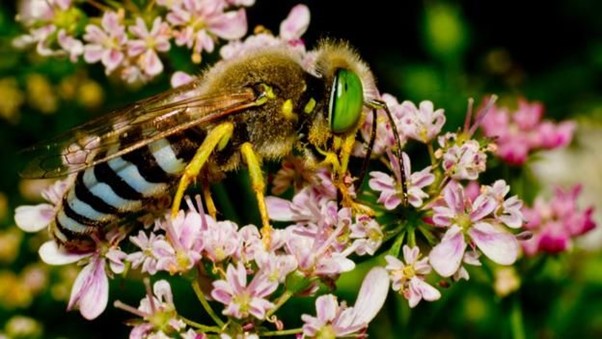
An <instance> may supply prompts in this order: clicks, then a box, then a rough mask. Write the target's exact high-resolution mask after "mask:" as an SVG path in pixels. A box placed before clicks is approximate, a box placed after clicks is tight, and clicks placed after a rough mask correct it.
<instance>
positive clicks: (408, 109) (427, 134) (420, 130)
mask: <svg viewBox="0 0 602 339" xmlns="http://www.w3.org/2000/svg"><path fill="white" fill-rule="evenodd" d="M401 109H402V112H403V113H402V117H401V119H400V120H399V126H400V128H401V130H402V131H403V133H404V134H405V135H406V136H407V137H409V138H412V139H414V140H418V141H420V142H422V143H425V144H426V143H429V142H430V141H431V140H433V139H434V138H435V137H436V136H437V135H438V134H439V133H440V132H441V128H442V127H443V125H444V124H445V114H444V111H443V109H441V108H440V109H438V110H435V109H434V106H433V103H432V102H431V101H428V100H425V101H422V102H421V103H420V104H419V108H417V107H416V105H415V104H414V103H412V102H410V101H404V102H403V103H401Z"/></svg>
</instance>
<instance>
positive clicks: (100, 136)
mask: <svg viewBox="0 0 602 339" xmlns="http://www.w3.org/2000/svg"><path fill="white" fill-rule="evenodd" d="M199 85H200V83H199V80H197V81H193V82H191V83H189V84H188V85H184V86H181V87H178V88H176V89H172V90H169V91H167V92H163V93H160V94H157V95H155V96H152V97H150V98H147V99H143V100H140V101H137V102H135V103H133V104H131V105H128V106H126V107H123V108H120V109H117V110H115V111H113V112H111V113H109V114H107V115H104V116H101V117H99V118H96V119H94V120H91V121H88V122H86V123H84V124H83V125H80V126H78V127H75V128H73V129H71V130H70V131H68V132H66V133H64V134H62V135H60V136H58V137H56V138H53V139H51V140H48V141H47V142H44V143H41V144H38V145H35V146H33V147H30V148H28V149H25V150H23V151H22V152H21V153H22V154H23V156H25V157H27V158H29V159H31V161H30V162H29V163H28V164H27V166H26V167H25V168H24V170H23V171H22V172H21V173H20V174H21V176H22V177H24V178H30V179H33V178H51V177H59V176H64V175H66V174H69V173H74V172H78V171H81V170H83V169H85V168H88V167H91V166H95V165H97V164H100V163H103V162H105V161H108V160H110V159H113V158H115V157H119V156H121V155H123V154H126V153H129V152H132V151H134V150H136V149H138V148H140V147H143V146H145V145H148V144H149V143H151V142H153V141H156V140H159V139H161V138H165V137H167V136H169V135H172V134H174V133H177V132H180V131H183V130H185V129H188V128H191V127H193V126H199V125H202V124H207V123H211V122H216V121H218V120H219V119H220V118H223V117H225V116H228V115H230V114H232V113H235V112H240V111H242V110H244V109H246V108H249V107H251V106H254V105H255V103H256V99H257V97H258V96H257V95H256V94H255V93H254V92H253V90H251V89H241V90H240V91H239V92H229V93H217V94H212V95H205V96H201V95H199V94H198V92H199V90H198V87H199Z"/></svg>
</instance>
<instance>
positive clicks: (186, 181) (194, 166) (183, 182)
mask: <svg viewBox="0 0 602 339" xmlns="http://www.w3.org/2000/svg"><path fill="white" fill-rule="evenodd" d="M233 131H234V125H233V124H232V123H230V122H225V123H222V124H219V125H217V126H215V128H213V129H212V130H211V131H210V132H209V133H208V134H207V137H206V138H205V140H204V141H203V143H202V144H201V146H200V147H199V148H198V149H197V151H196V153H195V154H194V157H193V158H192V160H190V162H189V163H188V165H186V168H185V169H184V173H183V174H182V177H181V178H180V184H179V185H178V190H177V191H176V195H175V196H174V199H173V204H172V205H171V215H172V217H175V216H176V215H177V214H178V211H179V210H180V205H181V203H182V199H183V198H184V193H185V192H186V189H187V188H188V186H189V185H190V184H191V183H192V182H193V180H195V179H196V177H197V176H198V175H199V173H200V172H201V170H202V169H203V166H204V165H205V163H206V162H207V159H209V156H211V153H212V152H213V150H215V149H216V148H217V149H218V150H220V149H223V148H224V147H226V144H227V143H228V141H229V140H230V137H231V136H232V132H233Z"/></svg>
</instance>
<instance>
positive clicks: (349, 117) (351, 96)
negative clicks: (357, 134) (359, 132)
mask: <svg viewBox="0 0 602 339" xmlns="http://www.w3.org/2000/svg"><path fill="white" fill-rule="evenodd" d="M363 105H364V89H363V88H362V81H361V80H360V78H359V77H358V76H357V74H355V73H353V72H352V71H350V70H348V69H344V68H339V69H338V70H337V71H336V73H335V76H334V81H333V84H332V92H331V93H330V102H329V104H328V121H329V122H330V130H331V131H332V132H333V133H345V132H347V131H349V130H351V129H352V128H353V127H355V126H356V125H357V122H358V121H359V119H360V116H361V113H362V106H363Z"/></svg>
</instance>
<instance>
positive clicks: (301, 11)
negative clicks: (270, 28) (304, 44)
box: [280, 4, 310, 41]
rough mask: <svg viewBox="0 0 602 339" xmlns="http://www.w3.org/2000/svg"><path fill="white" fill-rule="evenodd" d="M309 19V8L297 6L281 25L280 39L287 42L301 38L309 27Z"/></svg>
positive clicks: (301, 5)
mask: <svg viewBox="0 0 602 339" xmlns="http://www.w3.org/2000/svg"><path fill="white" fill-rule="evenodd" d="M309 19H310V14H309V8H308V7H307V6H305V5H303V4H299V5H296V6H295V7H293V8H292V9H291V11H290V13H289V14H288V16H287V17H286V19H284V21H282V23H281V24H280V37H281V38H282V39H284V40H286V41H288V40H293V39H298V38H300V37H301V36H302V35H303V33H305V31H306V30H307V27H308V26H309Z"/></svg>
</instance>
